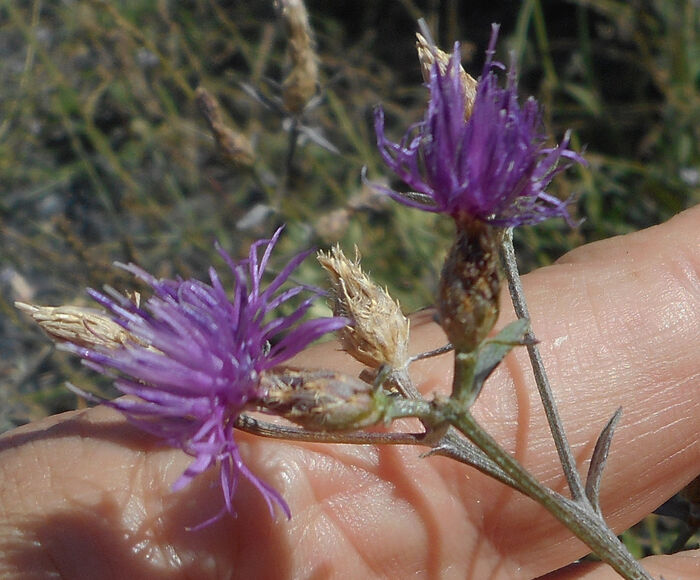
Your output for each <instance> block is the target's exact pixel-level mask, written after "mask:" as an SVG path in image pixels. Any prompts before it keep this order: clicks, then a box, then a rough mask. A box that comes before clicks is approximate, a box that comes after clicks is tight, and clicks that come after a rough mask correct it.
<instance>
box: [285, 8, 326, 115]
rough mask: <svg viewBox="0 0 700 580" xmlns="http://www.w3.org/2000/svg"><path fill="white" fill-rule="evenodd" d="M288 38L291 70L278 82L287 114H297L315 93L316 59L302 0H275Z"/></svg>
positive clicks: (316, 84)
mask: <svg viewBox="0 0 700 580" xmlns="http://www.w3.org/2000/svg"><path fill="white" fill-rule="evenodd" d="M275 5H276V7H277V9H278V11H279V13H280V15H281V18H282V21H283V23H284V27H285V30H286V32H287V37H288V45H287V53H288V54H289V60H290V61H291V69H290V71H289V74H288V75H287V78H286V79H284V82H283V83H282V102H283V103H284V106H285V108H286V109H287V110H288V111H289V112H290V113H295V114H296V113H300V112H301V111H302V110H303V109H304V107H305V106H306V105H307V104H308V102H309V101H310V100H311V99H312V98H313V97H314V96H315V95H316V91H317V88H318V62H317V58H316V53H315V51H314V42H313V36H312V34H311V27H310V26H309V16H308V14H307V12H306V6H305V5H304V2H303V0H277V1H276V2H275Z"/></svg>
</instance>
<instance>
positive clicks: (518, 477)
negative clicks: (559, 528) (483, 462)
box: [439, 401, 652, 580]
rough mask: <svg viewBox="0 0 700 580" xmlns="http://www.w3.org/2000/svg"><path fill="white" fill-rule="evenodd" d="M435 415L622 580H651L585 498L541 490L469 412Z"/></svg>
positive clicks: (447, 409)
mask: <svg viewBox="0 0 700 580" xmlns="http://www.w3.org/2000/svg"><path fill="white" fill-rule="evenodd" d="M439 412H440V413H441V414H443V416H445V418H446V419H447V420H448V421H449V422H450V423H451V424H452V425H454V426H455V427H456V428H457V429H459V430H460V431H462V433H464V434H465V435H466V436H467V437H468V438H469V439H470V440H471V441H473V442H474V443H475V444H476V446H477V447H479V448H480V449H481V450H482V451H483V452H484V453H485V454H486V455H487V456H488V457H489V458H490V459H491V460H492V461H493V462H494V463H495V464H496V465H498V466H499V467H500V468H501V469H502V470H503V471H504V472H505V473H506V474H507V475H509V476H510V477H511V478H512V479H514V480H515V481H517V482H518V483H519V484H520V486H521V489H522V492H523V493H524V494H526V495H527V496H529V497H531V498H532V499H534V500H535V501H537V502H538V503H539V504H540V505H542V506H543V507H544V508H546V509H547V511H549V512H550V513H551V514H552V515H553V516H554V517H555V518H557V519H558V520H559V521H560V522H562V523H563V524H564V525H565V526H566V527H567V528H568V529H569V530H571V532H573V533H574V534H575V535H576V537H578V538H579V539H580V540H581V541H583V542H584V543H585V544H586V545H587V546H589V547H590V548H591V549H592V550H593V552H594V553H595V554H596V555H597V556H598V557H599V558H600V559H601V560H603V561H604V562H606V563H607V564H609V565H610V566H612V568H614V569H615V571H617V573H618V574H620V575H621V576H622V577H623V578H627V579H628V580H652V577H651V576H650V575H649V574H648V573H647V572H646V571H645V570H644V569H643V568H642V567H641V565H640V564H639V562H637V561H636V560H635V559H634V557H633V556H632V555H631V554H630V553H629V552H628V551H627V549H626V548H625V546H624V545H623V544H622V543H621V542H620V541H619V540H618V539H617V537H616V536H615V534H614V533H613V532H612V531H611V530H610V528H609V527H608V526H607V524H606V523H605V521H604V520H603V518H602V516H601V515H600V514H598V513H597V512H596V511H595V510H594V509H593V507H592V506H591V504H590V503H589V502H588V501H587V498H586V497H585V496H584V497H583V498H582V500H580V501H575V500H570V499H568V498H566V497H564V496H562V495H560V494H558V493H556V492H554V491H552V490H550V489H548V488H546V487H544V486H542V485H541V484H540V483H539V482H538V481H537V480H536V479H535V478H534V477H533V476H532V475H531V474H530V473H529V472H528V471H527V470H526V469H525V468H524V467H522V465H520V463H518V461H516V460H515V459H514V458H513V457H512V456H511V455H510V454H509V453H507V452H506V451H505V450H504V449H503V448H501V446H500V445H499V444H498V443H497V442H496V441H495V440H494V439H493V438H492V437H491V436H490V435H489V434H488V433H487V432H486V431H484V429H483V428H482V427H481V426H480V425H479V424H478V423H477V422H476V420H475V419H474V417H473V416H472V415H471V413H469V411H467V412H465V411H464V409H462V408H461V407H460V406H459V405H458V404H455V402H453V401H448V402H446V403H445V404H444V405H443V406H441V407H440V409H439Z"/></svg>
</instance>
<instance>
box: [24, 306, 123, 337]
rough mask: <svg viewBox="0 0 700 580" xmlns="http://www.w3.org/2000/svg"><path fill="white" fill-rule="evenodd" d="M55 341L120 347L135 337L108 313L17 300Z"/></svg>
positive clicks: (77, 307)
mask: <svg viewBox="0 0 700 580" xmlns="http://www.w3.org/2000/svg"><path fill="white" fill-rule="evenodd" d="M15 306H16V307H17V308H19V309H20V310H22V311H24V312H27V313H28V314H29V315H30V316H31V317H32V318H33V319H34V320H35V321H36V322H37V323H38V324H39V326H41V328H42V330H43V331H44V332H45V333H46V334H48V335H49V337H50V338H51V339H52V340H54V341H56V342H72V343H73V344H76V345H79V346H85V347H88V348H94V347H95V346H99V347H106V348H119V347H121V346H123V345H124V344H125V343H126V342H128V341H130V340H131V341H133V340H134V337H133V336H132V335H131V334H130V333H129V332H128V331H127V330H126V329H124V328H123V327H121V326H119V325H118V324H117V323H116V322H114V321H113V320H112V319H111V318H109V317H108V316H106V315H104V314H102V313H100V312H99V311H97V310H94V309H92V308H81V307H79V306H36V305H34V304H25V303H23V302H15Z"/></svg>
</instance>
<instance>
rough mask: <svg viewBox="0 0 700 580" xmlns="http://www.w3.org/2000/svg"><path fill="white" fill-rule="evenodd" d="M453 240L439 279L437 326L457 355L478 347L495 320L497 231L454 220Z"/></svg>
mask: <svg viewBox="0 0 700 580" xmlns="http://www.w3.org/2000/svg"><path fill="white" fill-rule="evenodd" d="M456 223H457V238H456V240H455V242H454V244H453V246H452V248H451V249H450V251H449V253H448V255H447V258H446V259H445V264H444V265H443V268H442V275H441V277H440V287H439V291H438V302H437V309H438V312H439V314H440V324H441V325H442V328H443V329H444V331H445V333H446V334H447V338H448V339H449V341H450V342H451V343H452V345H453V346H454V348H455V351H456V352H458V353H469V352H472V351H474V350H476V348H477V347H478V346H479V345H480V344H481V342H482V341H483V340H484V339H485V338H486V337H487V336H488V334H489V332H490V331H491V329H492V328H493V326H494V324H496V320H498V295H499V290H500V287H501V272H500V267H499V266H500V264H499V258H498V242H499V236H500V235H501V234H500V231H499V230H498V229H497V228H494V227H493V226H489V225H487V224H485V223H483V222H481V221H479V220H474V219H469V218H468V217H462V218H461V219H458V220H456Z"/></svg>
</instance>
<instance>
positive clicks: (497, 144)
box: [374, 25, 585, 226]
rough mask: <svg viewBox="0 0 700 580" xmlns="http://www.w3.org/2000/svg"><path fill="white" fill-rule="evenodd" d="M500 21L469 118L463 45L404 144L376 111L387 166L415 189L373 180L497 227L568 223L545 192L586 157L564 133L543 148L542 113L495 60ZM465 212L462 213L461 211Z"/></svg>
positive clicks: (434, 72) (435, 71)
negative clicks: (501, 79)
mask: <svg viewBox="0 0 700 580" xmlns="http://www.w3.org/2000/svg"><path fill="white" fill-rule="evenodd" d="M497 37H498V26H497V25H493V28H492V34H491V40H490V42H489V47H488V50H487V51H486V63H485V64H484V70H483V73H482V77H481V79H480V81H479V84H478V87H477V91H476V98H475V101H474V106H473V110H472V115H471V117H469V119H465V105H466V103H465V95H464V90H463V88H462V84H461V78H460V62H459V43H456V44H455V48H454V52H453V54H452V57H451V59H450V63H449V65H448V67H447V69H446V71H445V72H444V73H441V72H440V69H439V67H438V64H437V62H436V63H434V64H433V66H432V69H431V74H430V83H429V88H430V103H429V105H428V110H427V113H426V116H425V119H424V120H423V121H422V122H421V123H418V124H417V125H415V126H413V127H412V128H410V129H409V130H408V132H407V133H406V135H405V136H404V137H403V139H402V140H401V142H400V143H393V142H391V141H389V140H388V139H387V138H386V136H385V134H384V112H383V111H382V109H381V108H378V109H377V110H376V112H375V121H374V125H375V131H376V133H377V145H378V146H379V151H380V154H381V156H382V158H383V159H384V162H385V163H386V164H387V166H388V167H389V168H390V169H391V170H392V171H393V172H394V173H395V174H396V175H397V176H398V177H399V178H400V179H401V180H403V181H404V182H406V184H408V186H409V187H411V188H412V189H413V190H415V192H417V193H415V192H413V193H408V194H406V193H400V192H397V191H394V190H391V189H388V188H383V187H381V186H376V187H377V188H378V189H381V190H383V191H384V192H385V193H388V194H389V195H390V196H391V197H393V198H394V199H396V200H397V201H400V202H401V203H403V204H405V205H408V206H410V207H415V208H419V209H422V210H425V211H430V212H439V213H446V214H449V215H451V216H452V217H453V218H455V219H462V217H467V218H476V219H479V220H481V221H484V222H487V223H489V224H492V225H496V226H518V225H522V224H534V223H537V222H540V221H542V220H545V219H547V218H550V217H557V216H559V217H563V218H565V219H566V220H567V221H569V222H570V221H571V219H570V217H569V214H568V212H567V210H566V205H567V203H566V202H563V201H561V200H559V199H557V198H556V197H553V196H551V195H548V194H546V193H545V188H546V187H547V186H548V185H549V183H550V182H551V181H552V179H553V178H554V176H555V175H557V174H558V173H560V172H562V171H564V170H565V169H567V168H568V167H570V166H571V165H573V164H574V163H585V161H584V160H583V158H582V157H581V156H580V155H578V154H577V153H575V152H574V151H572V150H570V149H569V148H568V147H569V133H568V132H567V134H566V136H565V137H564V139H563V141H562V142H561V143H560V144H559V146H558V147H554V148H546V147H545V146H544V143H545V141H546V135H545V134H544V131H543V123H542V114H541V111H540V109H539V105H538V103H537V101H536V100H535V99H534V98H532V97H530V98H529V99H528V100H527V101H526V102H525V104H524V105H523V106H522V107H521V106H520V104H519V103H518V97H517V80H516V74H515V72H514V70H513V68H512V67H511V70H510V71H509V73H508V77H507V83H506V87H505V88H501V87H499V85H498V75H497V74H496V71H497V70H498V69H505V67H504V66H503V65H502V64H501V63H498V62H494V61H493V60H492V59H493V55H494V52H495V50H494V49H495V44H496V39H497ZM460 216H461V217H460Z"/></svg>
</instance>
